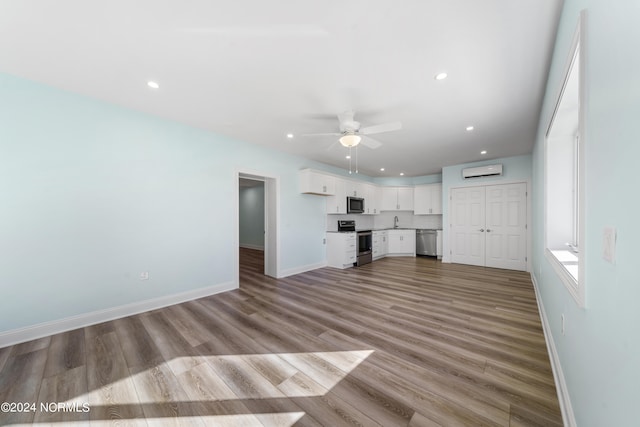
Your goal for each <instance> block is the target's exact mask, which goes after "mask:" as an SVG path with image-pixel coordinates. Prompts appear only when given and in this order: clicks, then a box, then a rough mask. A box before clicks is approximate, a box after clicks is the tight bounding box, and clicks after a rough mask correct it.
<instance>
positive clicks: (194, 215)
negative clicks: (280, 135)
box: [0, 74, 335, 332]
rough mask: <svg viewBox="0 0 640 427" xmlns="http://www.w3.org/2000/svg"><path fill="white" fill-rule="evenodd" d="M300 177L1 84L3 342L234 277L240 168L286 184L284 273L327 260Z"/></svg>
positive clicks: (316, 202) (317, 210)
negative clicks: (11, 335)
mask: <svg viewBox="0 0 640 427" xmlns="http://www.w3.org/2000/svg"><path fill="white" fill-rule="evenodd" d="M306 167H311V168H315V169H323V168H325V166H324V165H322V164H319V163H315V162H311V161H308V160H306V159H302V158H300V157H295V156H291V155H287V154H284V153H281V152H276V151H273V150H269V149H266V148H263V147H261V146H256V145H252V144H248V143H244V142H241V141H235V140H231V139H228V138H225V137H222V136H219V135H216V134H213V133H211V132H207V131H203V130H199V129H195V128H191V127H188V126H185V125H182V124H178V123H174V122H170V121H166V120H162V119H159V118H157V117H154V116H150V115H146V114H142V113H139V112H136V111H132V110H127V109H124V108H120V107H117V106H114V105H110V104H106V103H103V102H99V101H96V100H92V99H89V98H86V97H82V96H79V95H75V94H72V93H69V92H65V91H62V90H58V89H54V88H51V87H48V86H45V85H41V84H37V83H33V82H30V81H27V80H24V79H20V78H15V77H12V76H9V75H6V74H0V197H1V202H0V291H1V293H2V297H1V298H0V332H2V331H9V330H13V329H16V328H20V327H26V326H30V325H35V324H38V323H41V322H48V321H53V320H58V319H62V318H66V317H69V316H74V315H79V314H83V313H89V312H92V311H95V310H100V309H107V308H111V307H116V306H120V305H123V304H128V303H134V302H138V301H143V300H147V299H151V298H155V297H161V296H166V295H171V294H175V293H180V292H185V291H190V290H194V289H198V288H202V287H206V286H211V285H216V284H221V283H228V282H231V281H233V280H234V277H235V272H234V267H233V266H234V251H235V250H236V247H235V246H234V244H235V243H236V236H235V230H234V227H233V224H235V222H236V221H237V218H234V217H235V215H236V214H235V212H236V211H237V207H235V206H233V205H234V203H232V201H233V200H235V197H236V196H235V194H236V192H237V191H238V190H237V189H238V181H237V175H236V171H237V170H238V169H244V170H251V171H253V170H255V171H261V172H262V173H264V174H270V175H273V176H277V177H279V179H280V222H281V224H280V248H281V256H280V267H281V270H287V269H294V268H300V267H303V266H308V265H314V264H318V263H322V262H324V261H325V247H324V245H323V244H322V239H323V238H324V234H325V221H326V219H325V217H326V215H325V201H324V199H323V198H322V197H319V196H312V195H303V194H300V193H299V188H298V170H299V169H303V168H306ZM332 171H334V170H332ZM334 172H335V171H334ZM142 271H149V273H150V276H151V280H149V281H140V280H139V278H138V275H139V273H140V272H142Z"/></svg>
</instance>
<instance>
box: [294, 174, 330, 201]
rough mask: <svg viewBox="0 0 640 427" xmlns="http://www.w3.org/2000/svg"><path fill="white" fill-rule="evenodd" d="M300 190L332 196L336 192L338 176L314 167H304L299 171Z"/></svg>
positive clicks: (306, 192)
mask: <svg viewBox="0 0 640 427" xmlns="http://www.w3.org/2000/svg"><path fill="white" fill-rule="evenodd" d="M299 179H300V192H301V193H305V194H319V195H321V196H332V195H334V194H335V192H336V178H335V177H334V176H331V175H326V174H323V173H321V172H318V171H314V170H312V169H303V170H301V171H300V173H299Z"/></svg>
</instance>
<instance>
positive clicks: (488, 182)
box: [442, 178, 533, 272]
mask: <svg viewBox="0 0 640 427" xmlns="http://www.w3.org/2000/svg"><path fill="white" fill-rule="evenodd" d="M479 179H480V181H473V182H460V183H456V185H454V186H451V187H449V188H448V189H447V219H446V221H447V222H445V223H444V224H446V228H447V241H446V242H445V243H446V244H447V248H446V249H445V251H446V257H445V254H443V257H442V262H451V243H452V239H453V237H452V236H451V221H452V220H453V216H452V214H453V210H452V208H451V198H452V197H451V193H452V190H454V189H456V188H468V187H486V186H489V185H503V184H505V185H508V184H523V183H524V184H527V195H526V200H527V209H526V215H527V218H526V224H527V233H526V234H527V255H526V257H527V270H526V271H527V272H531V269H532V264H531V258H532V256H531V254H532V250H533V248H532V246H531V241H532V238H531V235H532V233H531V229H532V228H533V227H532V224H531V219H532V218H533V217H532V210H531V205H532V204H533V203H532V193H531V179H510V180H495V179H491V180H484V179H482V178H479ZM444 224H443V226H444ZM443 249H444V248H443ZM443 252H444V251H443Z"/></svg>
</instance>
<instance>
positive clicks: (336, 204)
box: [327, 178, 347, 215]
mask: <svg viewBox="0 0 640 427" xmlns="http://www.w3.org/2000/svg"><path fill="white" fill-rule="evenodd" d="M346 185H347V182H346V180H344V179H340V178H336V188H335V190H336V191H335V194H334V195H333V196H329V197H327V214H334V215H335V214H346V213H347V191H346Z"/></svg>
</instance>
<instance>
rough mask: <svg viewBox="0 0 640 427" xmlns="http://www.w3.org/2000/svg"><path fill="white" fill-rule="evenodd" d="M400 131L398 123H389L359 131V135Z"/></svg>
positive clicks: (400, 127) (400, 124) (400, 125)
mask: <svg viewBox="0 0 640 427" xmlns="http://www.w3.org/2000/svg"><path fill="white" fill-rule="evenodd" d="M400 129H402V123H400V122H391V123H383V124H381V125H374V126H367V127H366V128H362V129H360V132H359V133H360V134H362V135H373V134H376V133H383V132H391V131H394V130H400Z"/></svg>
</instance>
